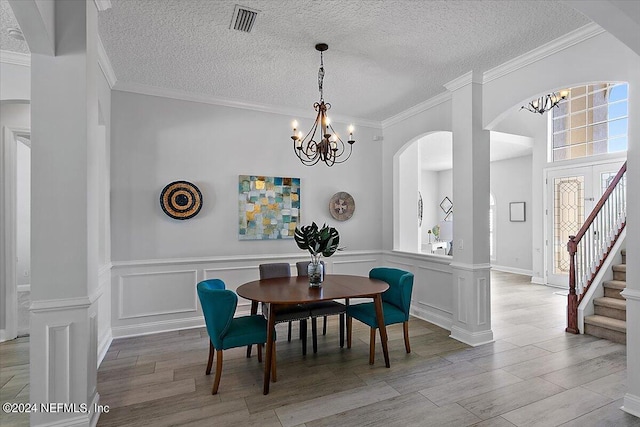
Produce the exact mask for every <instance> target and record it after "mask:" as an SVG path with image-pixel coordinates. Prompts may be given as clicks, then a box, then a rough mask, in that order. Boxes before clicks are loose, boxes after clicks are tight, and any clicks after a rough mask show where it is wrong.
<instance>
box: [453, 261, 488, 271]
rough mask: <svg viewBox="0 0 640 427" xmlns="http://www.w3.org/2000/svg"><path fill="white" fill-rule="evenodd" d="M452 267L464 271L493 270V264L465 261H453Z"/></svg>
mask: <svg viewBox="0 0 640 427" xmlns="http://www.w3.org/2000/svg"><path fill="white" fill-rule="evenodd" d="M451 268H453V269H456V270H464V271H481V270H491V264H466V263H463V262H452V263H451Z"/></svg>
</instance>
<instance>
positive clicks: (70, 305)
mask: <svg viewBox="0 0 640 427" xmlns="http://www.w3.org/2000/svg"><path fill="white" fill-rule="evenodd" d="M90 306H91V300H90V299H89V297H77V298H61V299H48V300H38V301H31V305H30V306H29V310H31V312H32V313H44V312H47V311H61V310H75V309H78V308H88V307H90Z"/></svg>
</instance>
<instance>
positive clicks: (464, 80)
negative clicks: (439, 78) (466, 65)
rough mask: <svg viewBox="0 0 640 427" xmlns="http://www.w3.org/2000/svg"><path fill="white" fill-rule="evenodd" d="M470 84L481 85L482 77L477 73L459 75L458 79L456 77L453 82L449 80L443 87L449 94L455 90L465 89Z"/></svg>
mask: <svg viewBox="0 0 640 427" xmlns="http://www.w3.org/2000/svg"><path fill="white" fill-rule="evenodd" d="M471 83H478V84H482V76H481V75H480V73H478V72H477V71H473V70H471V71H469V72H467V73H465V74H463V75H461V76H460V77H457V78H455V79H453V80H451V81H450V82H448V83H445V84H444V85H443V86H444V87H445V88H446V89H447V90H448V91H449V92H455V91H456V90H458V89H460V88H462V87H465V86H466V85H468V84H471Z"/></svg>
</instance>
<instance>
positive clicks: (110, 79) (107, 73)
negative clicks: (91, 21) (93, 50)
mask: <svg viewBox="0 0 640 427" xmlns="http://www.w3.org/2000/svg"><path fill="white" fill-rule="evenodd" d="M98 65H99V66H100V69H101V70H102V74H104V77H105V79H107V83H109V87H110V88H111V89H113V86H115V84H116V82H117V81H118V79H117V78H116V73H115V72H114V71H113V67H112V66H111V61H110V60H109V56H108V55H107V51H106V50H104V45H103V44H102V39H101V38H100V36H99V35H98Z"/></svg>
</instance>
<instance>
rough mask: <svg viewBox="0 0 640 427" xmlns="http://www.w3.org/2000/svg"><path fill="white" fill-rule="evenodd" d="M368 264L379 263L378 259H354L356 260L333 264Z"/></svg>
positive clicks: (334, 262)
mask: <svg viewBox="0 0 640 427" xmlns="http://www.w3.org/2000/svg"><path fill="white" fill-rule="evenodd" d="M368 262H378V259H377V258H370V259H354V260H347V261H333V262H332V264H335V265H339V264H362V263H368Z"/></svg>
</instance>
